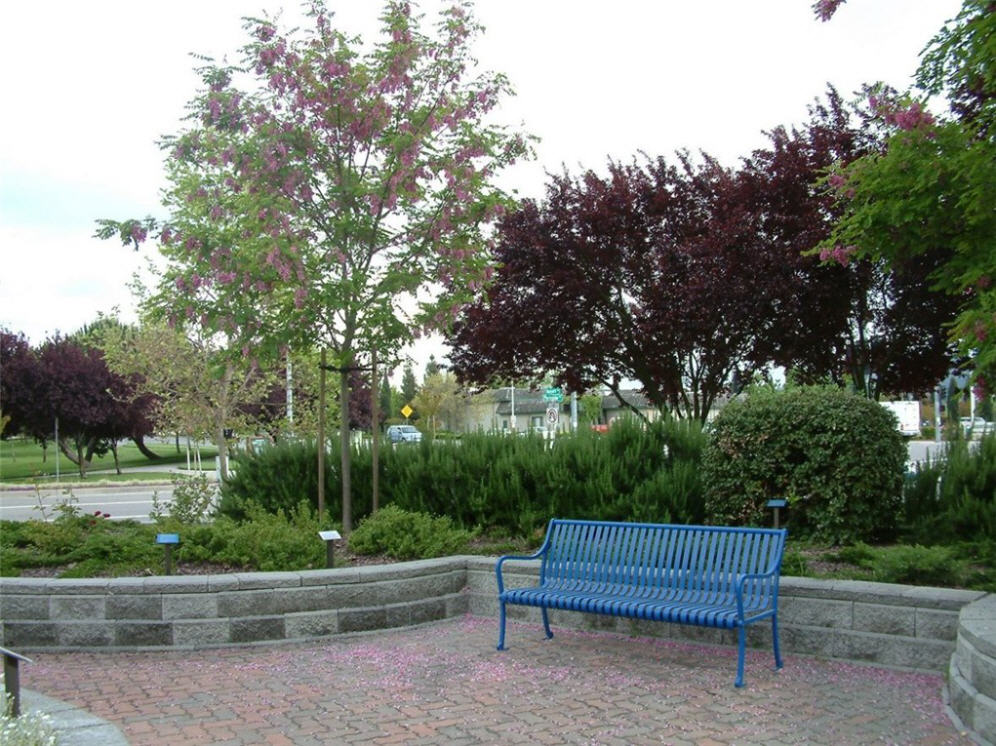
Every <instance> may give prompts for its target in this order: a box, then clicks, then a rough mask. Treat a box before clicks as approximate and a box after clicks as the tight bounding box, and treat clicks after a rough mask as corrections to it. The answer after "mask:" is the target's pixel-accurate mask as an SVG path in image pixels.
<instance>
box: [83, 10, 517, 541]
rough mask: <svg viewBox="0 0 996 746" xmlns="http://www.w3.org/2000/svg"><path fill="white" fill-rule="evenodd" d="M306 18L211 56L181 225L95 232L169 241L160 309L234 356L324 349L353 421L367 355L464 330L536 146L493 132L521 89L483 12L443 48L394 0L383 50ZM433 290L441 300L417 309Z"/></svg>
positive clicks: (181, 172)
mask: <svg viewBox="0 0 996 746" xmlns="http://www.w3.org/2000/svg"><path fill="white" fill-rule="evenodd" d="M309 18H310V24H309V25H308V26H307V28H305V29H303V30H301V31H290V32H286V33H285V32H283V31H282V30H280V29H278V27H277V25H276V24H275V23H274V22H272V21H270V20H260V19H247V21H246V25H245V27H246V30H247V32H248V33H249V34H250V35H251V38H250V41H249V42H248V44H247V45H246V46H245V47H244V48H243V61H242V63H241V65H238V66H233V65H219V64H215V63H213V62H210V61H209V62H208V63H207V64H206V65H205V66H204V67H203V68H202V69H201V70H200V72H201V74H202V78H203V81H204V89H203V90H202V91H201V92H200V93H199V94H198V95H197V97H196V98H195V99H194V100H193V101H192V102H191V104H190V107H189V108H190V115H189V117H188V120H187V121H188V123H189V126H188V128H187V129H185V130H184V131H183V132H181V133H180V134H179V135H176V136H174V137H169V138H167V139H166V140H165V141H164V144H165V146H166V148H167V151H168V154H169V155H168V159H167V177H168V180H169V184H170V186H169V188H168V189H167V190H166V192H165V206H166V207H167V208H168V209H169V211H170V217H169V219H168V220H166V221H165V222H159V221H156V220H153V219H147V220H145V221H134V220H131V221H125V222H114V221H102V222H101V223H100V226H99V229H98V235H101V236H105V237H109V236H112V235H117V236H120V237H121V238H122V239H123V240H125V241H128V242H136V243H138V242H140V241H141V240H144V239H145V238H146V237H147V236H148V235H149V234H152V235H154V236H155V237H157V238H158V240H159V243H160V246H161V251H162V253H163V255H164V256H165V258H166V259H167V268H166V270H165V273H164V276H163V282H162V284H161V285H160V288H159V293H158V297H157V299H156V303H157V305H158V307H159V308H160V309H161V311H162V313H163V314H164V315H165V316H167V317H168V318H170V319H171V320H172V321H173V322H174V323H180V324H188V323H195V324H199V325H200V326H202V327H203V328H204V329H205V330H207V332H209V333H212V334H223V335H226V337H227V340H228V341H227V344H226V347H228V348H229V349H230V350H232V351H233V352H234V353H235V354H237V355H241V356H243V357H245V358H253V357H264V356H267V355H276V354H277V353H279V352H280V351H281V349H282V348H283V347H284V346H286V345H289V346H292V347H299V348H300V347H310V346H312V345H315V344H317V345H318V346H319V347H320V348H321V349H322V350H323V351H327V354H328V356H329V358H330V360H331V362H330V363H329V364H328V366H327V367H328V368H331V369H332V370H334V371H336V372H338V373H339V381H340V401H339V403H340V411H341V412H345V411H348V410H349V398H350V387H349V378H350V376H349V374H350V372H352V371H354V370H356V369H357V368H358V367H360V366H359V365H358V357H359V353H360V351H361V350H371V349H377V350H383V349H391V348H396V347H398V346H400V345H403V344H404V343H407V342H409V341H411V340H412V338H413V337H414V335H415V333H416V332H417V331H418V330H420V329H424V328H433V327H438V326H441V325H444V324H446V323H448V322H449V320H450V319H451V318H452V317H453V315H454V314H455V310H456V308H457V307H458V306H459V304H460V303H462V302H464V301H466V300H467V299H469V298H470V297H471V294H472V293H473V292H474V290H476V289H477V288H478V287H479V286H480V285H481V284H482V283H483V282H485V281H486V280H487V278H488V277H489V274H490V265H489V262H490V253H489V251H488V239H487V226H488V224H489V223H491V222H492V221H493V220H494V219H495V218H496V217H497V216H498V215H500V214H501V213H502V212H503V211H504V209H505V207H506V205H508V204H509V200H508V197H507V195H506V194H504V193H503V192H502V191H501V190H500V189H498V188H497V187H496V186H495V185H494V178H495V175H496V174H497V173H498V171H500V170H501V169H502V168H503V167H504V166H506V165H508V164H511V163H513V162H514V161H515V160H516V159H517V158H520V157H523V156H525V155H527V154H528V151H529V146H528V142H527V139H526V138H524V137H523V136H521V135H519V134H517V133H514V132H511V131H509V130H508V129H506V128H504V127H502V126H499V125H497V124H492V123H490V122H489V121H487V118H488V115H489V113H490V112H491V110H492V109H493V108H494V107H495V106H496V104H497V103H498V102H499V100H500V99H501V98H502V97H503V96H504V95H506V94H508V93H510V90H509V87H508V84H507V81H506V79H505V78H504V77H503V76H501V75H496V74H491V73H483V72H478V71H477V70H476V69H475V68H474V65H475V63H474V60H473V59H472V57H471V55H470V42H471V41H472V39H473V37H474V36H475V35H476V34H477V33H479V32H480V26H479V25H478V24H477V23H476V22H475V21H474V20H473V18H472V17H471V14H470V12H469V6H468V4H466V3H458V4H456V5H455V6H454V7H452V8H450V9H448V10H445V11H443V12H442V13H441V15H440V19H439V23H438V25H437V34H438V36H437V37H433V36H430V35H428V34H426V33H425V32H423V30H422V21H423V19H422V17H421V16H413V15H412V14H411V8H410V6H409V4H408V3H403V2H387V3H386V4H385V6H384V9H383V11H382V14H381V36H380V41H378V42H377V43H375V44H373V45H372V46H369V47H364V46H363V44H362V42H361V40H360V39H358V38H353V37H350V36H347V35H346V34H345V33H344V32H342V31H340V30H338V29H336V28H334V27H333V25H332V15H331V14H330V13H329V12H328V11H327V10H326V8H325V6H324V4H323V3H321V2H320V0H315V1H314V2H312V3H311V5H310V12H309ZM243 83H245V85H243ZM423 289H429V290H435V291H436V292H430V293H420V294H418V296H417V298H416V293H417V291H419V290H423ZM410 299H415V303H414V305H415V307H416V310H415V311H414V312H412V313H409V312H407V311H406V310H405V308H411V307H412V305H411V304H410V303H409V304H408V305H406V300H410ZM323 380H324V377H323ZM320 398H321V397H320ZM341 422H342V424H341V432H340V451H341V457H342V476H343V479H342V490H343V516H342V519H343V527H344V530H345V531H349V530H350V529H351V527H352V509H351V498H350V479H349V474H350V464H349V459H350V456H349V454H350V449H349V447H348V444H349V427H348V418H346V417H342V418H341ZM320 439H321V440H324V437H323V435H321V434H320ZM323 453H324V451H323V449H319V454H323ZM320 458H321V456H320ZM319 468H321V466H320V467H319ZM320 484H322V483H321V482H320ZM319 503H320V505H319V507H320V509H323V507H324V506H323V493H321V492H320V493H319Z"/></svg>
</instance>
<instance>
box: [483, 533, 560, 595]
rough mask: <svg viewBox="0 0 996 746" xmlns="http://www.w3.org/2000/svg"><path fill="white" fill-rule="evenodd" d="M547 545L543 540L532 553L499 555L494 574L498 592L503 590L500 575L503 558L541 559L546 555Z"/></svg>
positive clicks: (503, 583) (503, 586) (503, 562)
mask: <svg viewBox="0 0 996 746" xmlns="http://www.w3.org/2000/svg"><path fill="white" fill-rule="evenodd" d="M547 546H548V545H547V544H546V542H544V543H543V546H541V547H540V548H539V549H537V550H536V551H535V552H533V553H532V554H506V555H504V556H502V557H499V558H498V561H497V562H496V563H495V576H496V577H497V578H498V593H499V594H501V593H504V592H505V582H504V580H503V579H502V576H501V566H502V565H503V564H505V560H535V559H542V558H543V557H545V556H546V550H547Z"/></svg>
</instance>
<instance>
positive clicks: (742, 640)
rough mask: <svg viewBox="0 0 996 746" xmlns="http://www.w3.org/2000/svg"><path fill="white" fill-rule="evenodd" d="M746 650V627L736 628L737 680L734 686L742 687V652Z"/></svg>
mask: <svg viewBox="0 0 996 746" xmlns="http://www.w3.org/2000/svg"><path fill="white" fill-rule="evenodd" d="M746 648H747V626H746V625H741V626H740V627H738V628H737V680H736V682H735V685H736V686H738V687H741V686H743V685H744V651H745V650H746Z"/></svg>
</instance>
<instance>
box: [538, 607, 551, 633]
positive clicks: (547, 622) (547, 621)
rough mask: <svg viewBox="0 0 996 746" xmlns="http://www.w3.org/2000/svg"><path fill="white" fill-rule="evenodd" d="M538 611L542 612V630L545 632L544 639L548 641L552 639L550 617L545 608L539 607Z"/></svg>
mask: <svg viewBox="0 0 996 746" xmlns="http://www.w3.org/2000/svg"><path fill="white" fill-rule="evenodd" d="M540 611H542V612H543V629H544V630H545V631H546V639H548V640H549V639H551V638H552V637H553V632H552V631H551V630H550V615H549V613H548V612H547V609H546V607H545V606H542V607H540Z"/></svg>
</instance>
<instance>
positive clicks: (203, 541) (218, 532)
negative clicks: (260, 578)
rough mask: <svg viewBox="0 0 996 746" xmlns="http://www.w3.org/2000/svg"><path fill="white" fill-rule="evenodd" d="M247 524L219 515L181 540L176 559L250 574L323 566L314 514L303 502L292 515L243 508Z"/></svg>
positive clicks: (251, 505)
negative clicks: (250, 570)
mask: <svg viewBox="0 0 996 746" xmlns="http://www.w3.org/2000/svg"><path fill="white" fill-rule="evenodd" d="M245 510H246V518H247V520H246V521H245V522H240V521H235V520H233V519H231V518H228V517H226V516H219V517H218V518H217V519H215V521H214V522H213V523H211V524H203V525H196V526H190V527H188V528H187V529H186V532H185V533H184V534H182V535H181V537H180V540H181V543H180V547H179V550H178V552H177V558H178V559H179V560H180V561H183V562H213V563H218V564H222V565H228V566H230V567H235V568H247V569H252V570H262V571H271V570H305V569H313V568H320V567H324V566H325V544H324V542H322V540H321V539H320V538H319V536H318V530H319V523H318V519H317V517H316V515H315V512H314V511H313V510H311V508H310V507H309V506H308V505H307V503H304V502H301V503H299V504H298V505H297V507H296V508H294V509H293V510H291V511H288V512H285V511H284V510H283V509H277V511H276V512H275V513H270V512H268V511H267V510H266V509H265V508H263V507H262V506H260V505H258V504H255V503H252V502H249V503H246V504H245Z"/></svg>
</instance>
